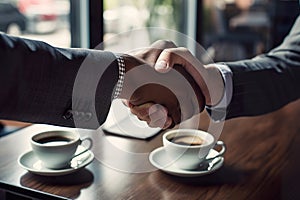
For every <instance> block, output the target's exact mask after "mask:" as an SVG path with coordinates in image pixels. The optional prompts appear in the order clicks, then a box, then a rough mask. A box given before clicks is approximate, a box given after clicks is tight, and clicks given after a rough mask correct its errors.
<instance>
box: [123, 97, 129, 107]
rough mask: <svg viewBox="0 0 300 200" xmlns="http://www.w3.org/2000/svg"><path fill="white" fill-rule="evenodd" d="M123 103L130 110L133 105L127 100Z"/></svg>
mask: <svg viewBox="0 0 300 200" xmlns="http://www.w3.org/2000/svg"><path fill="white" fill-rule="evenodd" d="M122 103H123V105H124V106H126V107H128V108H130V106H131V103H130V102H129V100H127V99H122Z"/></svg>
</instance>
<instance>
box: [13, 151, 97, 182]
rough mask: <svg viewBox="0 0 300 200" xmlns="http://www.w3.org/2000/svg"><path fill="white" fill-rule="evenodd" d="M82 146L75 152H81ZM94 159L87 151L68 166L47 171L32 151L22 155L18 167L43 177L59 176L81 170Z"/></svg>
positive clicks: (91, 153)
mask: <svg viewBox="0 0 300 200" xmlns="http://www.w3.org/2000/svg"><path fill="white" fill-rule="evenodd" d="M83 149H84V147H83V146H81V145H80V146H78V149H77V151H82V150H83ZM93 159H94V154H93V152H91V151H87V152H85V153H83V154H81V155H79V156H77V157H75V158H73V159H72V160H71V162H70V166H68V167H66V168H63V169H49V168H46V167H45V166H44V165H43V163H42V162H41V161H40V160H39V159H38V158H37V157H36V156H35V154H34V152H33V151H29V152H27V153H24V154H22V155H21V156H20V157H19V159H18V163H19V165H20V166H21V167H22V168H24V169H26V170H28V171H29V172H31V173H34V174H38V175H43V176H61V175H66V174H70V173H74V172H76V171H78V170H80V169H81V168H83V167H85V166H87V165H88V164H90V163H91V162H92V161H93Z"/></svg>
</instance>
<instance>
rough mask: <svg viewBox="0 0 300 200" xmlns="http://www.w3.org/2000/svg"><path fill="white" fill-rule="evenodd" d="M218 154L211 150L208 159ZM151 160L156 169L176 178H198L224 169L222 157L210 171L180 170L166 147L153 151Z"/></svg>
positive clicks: (150, 156)
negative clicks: (168, 154)
mask: <svg viewBox="0 0 300 200" xmlns="http://www.w3.org/2000/svg"><path fill="white" fill-rule="evenodd" d="M217 154H218V152H217V151H216V150H214V149H211V150H210V152H209V154H208V156H207V158H211V157H214V156H216V155H217ZM149 160H150V162H151V164H152V165H153V166H154V167H156V168H158V169H160V170H162V171H164V172H166V173H168V174H172V175H175V176H181V177H197V176H203V175H207V174H210V173H212V172H214V171H216V170H217V169H219V168H220V167H222V165H223V163H224V158H223V157H220V161H219V162H218V163H216V164H215V165H214V166H213V167H212V169H210V170H205V169H204V170H198V169H197V170H184V169H180V168H178V167H177V166H176V165H175V164H174V161H172V160H171V159H170V158H169V157H168V156H167V154H166V151H165V150H164V147H159V148H157V149H155V150H154V151H152V152H151V153H150V155H149Z"/></svg>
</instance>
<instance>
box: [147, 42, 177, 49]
mask: <svg viewBox="0 0 300 200" xmlns="http://www.w3.org/2000/svg"><path fill="white" fill-rule="evenodd" d="M150 46H151V47H153V48H156V49H161V50H163V49H168V48H176V47H177V46H176V45H175V44H174V42H172V41H170V40H157V41H155V42H154V43H152V44H151V45H150Z"/></svg>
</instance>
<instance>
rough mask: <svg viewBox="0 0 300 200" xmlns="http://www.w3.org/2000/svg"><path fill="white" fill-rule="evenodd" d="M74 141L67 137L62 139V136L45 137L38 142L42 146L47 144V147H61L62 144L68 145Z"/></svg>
mask: <svg viewBox="0 0 300 200" xmlns="http://www.w3.org/2000/svg"><path fill="white" fill-rule="evenodd" d="M71 141H72V139H70V138H67V137H61V136H51V137H45V138H41V139H39V140H37V141H36V142H38V143H40V144H46V145H61V144H67V143H68V142H71Z"/></svg>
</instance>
